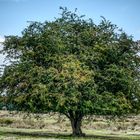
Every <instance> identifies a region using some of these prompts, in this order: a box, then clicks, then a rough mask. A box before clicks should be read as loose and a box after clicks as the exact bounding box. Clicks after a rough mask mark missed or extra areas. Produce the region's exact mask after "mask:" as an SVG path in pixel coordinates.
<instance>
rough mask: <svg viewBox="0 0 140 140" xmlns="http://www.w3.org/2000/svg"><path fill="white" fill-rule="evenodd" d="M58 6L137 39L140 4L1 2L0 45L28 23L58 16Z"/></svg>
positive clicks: (120, 0) (130, 0)
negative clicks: (116, 28) (108, 23)
mask: <svg viewBox="0 0 140 140" xmlns="http://www.w3.org/2000/svg"><path fill="white" fill-rule="evenodd" d="M60 6H62V7H67V8H68V9H69V10H74V9H75V8H78V13H79V14H84V15H86V17H87V18H92V19H93V21H94V22H95V23H98V22H99V21H100V20H101V18H100V16H104V17H105V18H106V19H108V20H110V21H111V22H112V23H114V24H116V25H117V26H118V27H120V28H123V30H124V31H125V32H127V33H128V34H129V35H133V36H134V40H139V39H140V16H139V14H140V0H0V41H2V40H3V36H4V35H20V34H21V31H22V30H23V29H24V28H25V27H26V26H27V25H28V23H27V21H40V22H43V21H45V20H53V19H54V17H58V16H59V13H60V10H59V7H60ZM0 57H1V58H0V63H1V62H2V56H0Z"/></svg>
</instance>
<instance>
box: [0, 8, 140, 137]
mask: <svg viewBox="0 0 140 140" xmlns="http://www.w3.org/2000/svg"><path fill="white" fill-rule="evenodd" d="M61 9H62V13H61V16H60V17H59V18H56V19H55V20H54V21H51V22H48V21H46V22H44V23H40V22H31V23H30V25H29V26H28V27H27V28H25V29H24V31H23V32H22V35H21V36H6V37H5V42H4V47H3V50H2V52H1V53H4V54H6V58H7V59H8V61H9V65H7V66H5V67H4V71H3V74H2V75H1V78H0V90H1V93H3V92H4V94H5V96H6V97H7V102H8V103H11V104H12V105H13V106H14V107H15V108H16V109H17V110H22V111H28V112H33V113H47V112H50V111H53V112H59V113H61V114H64V115H66V116H67V117H68V118H69V120H70V122H71V126H72V131H73V135H79V136H80V135H82V131H81V122H82V118H83V117H84V116H86V115H92V114H94V115H110V116H120V115H125V114H130V113H137V112H138V111H139V107H140V104H139V103H140V92H139V87H140V82H139V80H140V77H139V76H140V75H139V68H140V63H139V62H140V61H139V60H140V57H139V54H138V52H139V46H138V45H137V43H135V42H134V41H133V39H132V37H130V36H128V35H127V34H126V33H125V32H123V31H121V30H119V29H118V28H117V26H116V25H114V24H112V23H111V22H109V21H107V20H106V19H104V18H102V21H101V22H100V24H98V25H96V24H95V23H94V22H93V20H92V19H89V20H86V19H85V17H83V16H78V15H77V14H76V11H75V12H70V11H68V10H67V8H61Z"/></svg>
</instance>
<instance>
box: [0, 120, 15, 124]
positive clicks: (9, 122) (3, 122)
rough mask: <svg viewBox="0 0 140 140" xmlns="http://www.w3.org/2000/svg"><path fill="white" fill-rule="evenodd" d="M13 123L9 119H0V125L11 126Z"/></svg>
mask: <svg viewBox="0 0 140 140" xmlns="http://www.w3.org/2000/svg"><path fill="white" fill-rule="evenodd" d="M12 123H13V120H11V119H8V118H6V119H4V118H3V119H0V124H6V125H10V124H12Z"/></svg>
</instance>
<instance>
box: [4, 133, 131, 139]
mask: <svg viewBox="0 0 140 140" xmlns="http://www.w3.org/2000/svg"><path fill="white" fill-rule="evenodd" d="M2 134H4V135H6V134H12V135H16V136H28V137H35V138H41V137H42V138H56V139H57V138H58V139H60V138H61V139H72V138H74V139H78V138H84V139H100V140H128V138H127V137H126V138H125V137H122V138H121V137H117V136H116V135H114V136H113V135H110V136H109V135H108V136H102V135H86V136H84V137H73V136H71V135H69V134H62V133H51V132H49V133H46V132H10V131H9V132H2Z"/></svg>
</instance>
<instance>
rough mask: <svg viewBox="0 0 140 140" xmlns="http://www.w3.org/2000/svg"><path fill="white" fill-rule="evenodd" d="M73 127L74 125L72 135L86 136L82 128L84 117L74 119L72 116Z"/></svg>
mask: <svg viewBox="0 0 140 140" xmlns="http://www.w3.org/2000/svg"><path fill="white" fill-rule="evenodd" d="M70 122H71V127H72V135H73V136H84V134H83V133H82V130H81V123H82V118H78V119H74V118H70Z"/></svg>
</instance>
